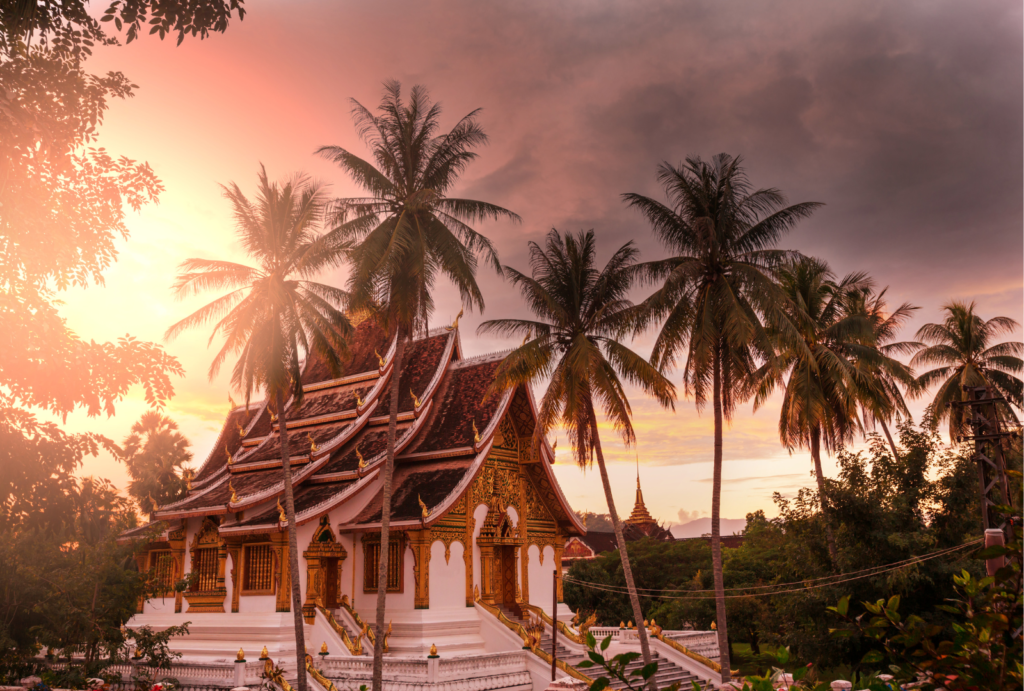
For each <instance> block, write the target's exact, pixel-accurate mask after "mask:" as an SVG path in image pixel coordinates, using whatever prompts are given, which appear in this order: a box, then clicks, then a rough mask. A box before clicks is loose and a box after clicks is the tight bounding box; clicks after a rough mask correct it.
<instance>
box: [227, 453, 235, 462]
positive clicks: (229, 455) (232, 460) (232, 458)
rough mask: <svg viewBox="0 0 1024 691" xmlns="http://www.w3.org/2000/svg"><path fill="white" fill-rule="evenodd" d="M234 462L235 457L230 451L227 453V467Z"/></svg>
mask: <svg viewBox="0 0 1024 691" xmlns="http://www.w3.org/2000/svg"><path fill="white" fill-rule="evenodd" d="M234 462H235V457H234V456H232V455H231V452H230V451H228V465H231V464H232V463H234Z"/></svg>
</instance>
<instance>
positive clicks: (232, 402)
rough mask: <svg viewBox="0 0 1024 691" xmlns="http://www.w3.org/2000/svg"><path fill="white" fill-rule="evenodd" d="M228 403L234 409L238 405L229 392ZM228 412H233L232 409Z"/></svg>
mask: <svg viewBox="0 0 1024 691" xmlns="http://www.w3.org/2000/svg"><path fill="white" fill-rule="evenodd" d="M228 405H230V406H231V410H234V409H235V408H237V407H238V404H237V403H235V399H234V398H232V397H231V394H228ZM228 412H231V411H228Z"/></svg>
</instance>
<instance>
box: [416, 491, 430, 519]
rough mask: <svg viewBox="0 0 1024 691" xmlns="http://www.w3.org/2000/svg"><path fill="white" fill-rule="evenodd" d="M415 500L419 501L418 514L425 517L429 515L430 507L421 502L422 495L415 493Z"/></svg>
mask: <svg viewBox="0 0 1024 691" xmlns="http://www.w3.org/2000/svg"><path fill="white" fill-rule="evenodd" d="M416 500H417V501H419V503H420V515H421V516H422V517H423V518H427V517H428V516H429V515H430V509H428V508H427V505H426V504H424V503H423V497H421V496H420V495H418V494H417V495H416Z"/></svg>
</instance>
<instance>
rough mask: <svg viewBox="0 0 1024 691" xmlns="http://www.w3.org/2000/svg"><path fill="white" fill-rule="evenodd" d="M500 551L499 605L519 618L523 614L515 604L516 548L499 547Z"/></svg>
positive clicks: (517, 604) (516, 603)
mask: <svg viewBox="0 0 1024 691" xmlns="http://www.w3.org/2000/svg"><path fill="white" fill-rule="evenodd" d="M499 549H500V550H501V604H502V606H503V607H505V608H506V609H509V610H511V611H513V612H515V614H516V616H518V617H521V616H523V613H522V612H521V611H520V609H519V603H518V602H516V591H517V587H516V586H517V583H518V579H517V578H516V574H517V573H518V569H516V548H515V547H512V546H503V547H499Z"/></svg>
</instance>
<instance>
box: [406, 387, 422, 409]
mask: <svg viewBox="0 0 1024 691" xmlns="http://www.w3.org/2000/svg"><path fill="white" fill-rule="evenodd" d="M409 395H410V396H412V406H413V409H414V410H419V409H420V406H421V405H422V403H420V399H419V398H417V397H416V393H415V392H414V391H413V390H412V389H409Z"/></svg>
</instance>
